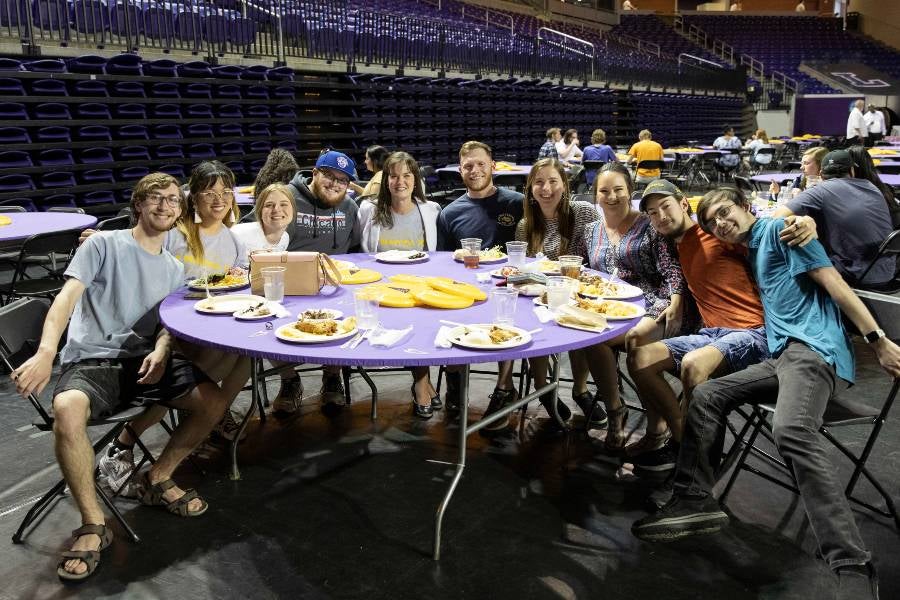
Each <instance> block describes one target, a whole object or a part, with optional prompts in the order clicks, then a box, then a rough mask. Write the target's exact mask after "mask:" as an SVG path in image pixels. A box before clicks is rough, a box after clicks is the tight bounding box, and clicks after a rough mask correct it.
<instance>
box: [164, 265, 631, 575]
mask: <svg viewBox="0 0 900 600" xmlns="http://www.w3.org/2000/svg"><path fill="white" fill-rule="evenodd" d="M333 258H335V259H340V260H346V261H351V262H354V263H356V265H357V266H359V267H361V268H368V269H374V270H376V271H379V272H380V273H382V275H383V276H384V277H383V279H382V281H387V278H388V276H390V275H394V274H400V273H406V274H415V275H442V276H448V275H449V276H452V277H455V278H457V280H459V281H464V282H467V283H472V284H475V285H479V286H480V287H481V288H482V289H484V290H485V292H488V291H489V289H490V288H492V287H494V285H495V283H496V280H492V281H491V283H490V284H488V285H483V284H478V283H477V282H476V273H487V272H489V271H490V270H492V269H495V268H498V266H502V265H484V266H482V267H481V268H479V269H477V270H476V269H465V268H464V267H463V265H462V263H458V262H456V261H454V260H453V258H452V253H450V252H434V253H431V257H430V260H428V261H427V262H424V263H419V264H405V265H389V264H383V263H379V262H377V261H375V259H374V258H373V257H372V256H371V255H368V254H362V253H360V254H345V255H337V256H334V257H333ZM357 287H358V286H355V285H354V286H343V287H340V288H337V289H335V288H333V287H330V286H326V287H325V288H324V289H323V293H321V294H319V295H317V296H286V297H285V299H284V306H285V308H287V309H288V310H289V311H290V313H291V316H290V317H285V318H281V319H274V320H272V324H273V325H274V329H277V328H278V327H280V326H282V325H285V324H288V323H291V322H293V321H295V320H296V318H295V315H297V314H299V313H300V312H302V311H304V310H306V309H309V308H336V309H339V310H341V311H343V312H344V314H345V315H352V314H353V313H354V308H353V290H354V289H356V288H357ZM236 293H242V292H236ZM244 293H246V292H244ZM532 300H533V299H532V298H530V297H520V298H519V300H518V305H517V312H516V319H515V325H516V326H517V327H521V328H523V329H526V330H533V329H537V328H541V331H539V332H537V333H535V334H534V335H533V337H532V341H531V342H529V343H528V344H526V345H524V346H519V347H517V348H512V349H508V350H481V351H479V350H466V349H463V348H459V347H456V346H452V347H451V348H437V347H435V345H434V338H435V335H436V334H437V331H438V329H439V328H440V327H441V324H440V322H439V321H440V319H447V320H452V321H456V322H461V323H471V324H475V323H490V322H491V321H492V318H493V306H491V303H490V301H486V302H479V303H476V304H474V305H472V306H471V307H469V308H465V309H459V310H446V309H437V308H426V307H415V308H385V307H382V308H381V309H380V310H379V320H380V321H381V324H382V325H383V326H385V327H387V328H390V329H402V328H405V327H407V326H408V325H410V324H411V325H413V331H412V334H411V335H410V336H409V337H408V338H406V340H405V341H403V342H401V343H400V344H398V345H397V346H395V347H393V348H375V347H372V346H370V345H369V344H368V342H363V343H362V344H360V345H359V346H358V347H357V348H355V349H353V350H349V349H342V348H341V347H340V346H341V344H342V343H343V340H341V341H335V342H331V343H320V344H296V343H289V342H282V341H280V340H279V339H277V338H276V337H275V336H274V334H273V333H271V332H268V333H266V334H264V335H256V334H257V333H258V332H260V331H266V329H265V324H264V323H265V321H238V320H236V319H234V318H233V317H231V316H230V315H204V314H200V313H198V312H196V311H195V310H194V304H195V303H196V302H197V300H193V299H192V300H186V299H184V291H183V290H181V291H179V292H176V293H174V294H172V295H170V296H169V297H167V298H166V299H165V300H164V301H163V302H162V304H161V305H160V318H161V320H162V322H163V324H164V325H165V327H166V328H167V329H168V330H169V331H170V332H171V333H172V334H173V335H175V336H176V337H178V338H180V339H184V340H187V341H190V342H193V343H195V344H199V345H201V346H207V347H211V348H215V349H218V350H223V351H227V352H233V353H236V354H240V355H243V356H249V357H251V358H253V359H254V363H258V362H259V361H261V360H262V359H269V360H279V361H286V362H290V363H298V362H306V363H313V364H321V365H340V366H355V367H376V366H387V367H412V366H429V367H430V366H441V365H464V366H463V370H462V373H461V376H462V382H461V383H462V385H461V391H462V399H461V403H460V404H461V406H460V416H459V418H460V423H467V426H466V427H460V433H459V459H458V462H457V465H456V473H455V475H454V478H453V480H452V481H451V483H450V485H449V487H448V489H447V492H446V494H445V496H444V499H443V501H442V502H441V504H440V505H439V506H438V508H437V511H436V515H435V528H434V558H435V559H438V558H439V557H440V536H441V523H442V519H443V514H444V511H445V509H446V507H447V505H448V504H449V502H450V499H451V497H452V496H453V492H454V490H455V489H456V486H457V484H458V483H459V480H460V478H461V477H462V473H463V469H464V468H465V464H466V439H467V438H468V436H469V435H471V434H473V433H475V432H477V431H479V430H480V429H482V428H483V427H484V425H485V424H487V423H486V422H485V421H484V420H482V421H479V422H476V423H472V424H468V402H469V400H468V377H469V365H471V364H475V363H487V362H496V361H501V360H518V359H522V358H530V357H535V356H547V355H550V354H558V353H560V352H565V351H568V350H575V349H578V348H583V347H585V346H589V345H592V344H596V343H599V342H602V341H605V340H608V339H611V338H614V337H616V336H619V335H621V334H622V333H624V332H626V331H627V330H629V329H631V327H633V326H634V325H635V324H636V323H637V322H638V320H639V319H638V318H635V319H630V320H626V321H611V322H610V323H611V328H610V329H607V330H606V331H604V332H603V333H593V332H586V331H580V330H576V329H569V328H565V327H560V326H558V325H556V324H555V323H552V322H551V323H546V324H541V323H540V321H539V320H538V318H537V316H536V315H535V314H534V311H533V307H534V305H533V302H532ZM634 302H635V303H636V304H638V305H641V306H642V305H643V299H637V300H635V301H634ZM258 366H259V365H258V364H254V365H253V367H252V369H251V373H252V377H253V382H252V389H253V394H254V401H253V402H252V403H251V407H250V410H249V411H248V413H247V415H246V416H245V417H244V420H243V422H242V424H241V429H240V430H239V432H238V435H237V436H236V437H235V442H234V443H233V444H232V468H233V471H232V476H233V477H239V476H240V474H239V472H238V471H237V466H236V451H237V440H238V439H240V434H241V433H242V432H243V429H244V428H245V427H246V425H247V422H248V421H249V419H250V417H251V416H252V414H253V412H254V410H255V409H256V406H257V402H256V400H257V394H258V393H259V392H258V390H259V385H260V382H259V381H258V378H257V373H258V372H259V368H258ZM558 377H559V369H558V368H557V369H556V371H555V377H554V380H553V382H552V383H550V384H548V385H547V386H545V387H543V388H540V389H539V390H535V391H534V392H533V393H532V394H529V395H528V396H525V397H524V398H522V399H520V400H519V401H517V402H516V403H513V404H511V405H510V406H508V407H507V409H506V410H504V411H501V412H500V413H495V415H494V417H495V419H492V420H496V419H499V418H500V417H501V416H503V415H505V414H509V413H511V412H513V411H514V410H517V409H518V408H519V407H520V406H522V405H524V404H525V403H527V402H528V401H531V400H534V399H536V398H537V397H538V396H539V395H540V394H542V393H546V392H548V391H549V392H554V393H555V390H556V387H557V385H558ZM552 406H553V407H555V406H556V403H555V402H554V403H553V404H552ZM554 412H555V408H554ZM554 416H556V415H554ZM373 417H374V410H373Z"/></svg>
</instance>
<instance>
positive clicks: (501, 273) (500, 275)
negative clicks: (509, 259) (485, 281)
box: [491, 266, 522, 279]
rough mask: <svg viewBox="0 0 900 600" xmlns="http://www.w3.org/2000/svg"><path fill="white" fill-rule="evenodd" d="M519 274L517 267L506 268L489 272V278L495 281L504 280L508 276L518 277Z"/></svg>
mask: <svg viewBox="0 0 900 600" xmlns="http://www.w3.org/2000/svg"><path fill="white" fill-rule="evenodd" d="M521 272H522V271H520V270H519V267H509V266H506V267H500V268H499V269H494V270H493V271H491V277H496V278H497V279H506V278H507V277H509V276H510V275H518V274H519V273H521Z"/></svg>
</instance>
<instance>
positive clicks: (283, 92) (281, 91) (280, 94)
mask: <svg viewBox="0 0 900 600" xmlns="http://www.w3.org/2000/svg"><path fill="white" fill-rule="evenodd" d="M270 95H271V96H272V98H275V99H278V100H293V99H294V97H295V96H296V95H297V90H296V88H294V87H293V86H290V85H279V86H278V87H276V88H275V89H274V90H272V91H271V92H270Z"/></svg>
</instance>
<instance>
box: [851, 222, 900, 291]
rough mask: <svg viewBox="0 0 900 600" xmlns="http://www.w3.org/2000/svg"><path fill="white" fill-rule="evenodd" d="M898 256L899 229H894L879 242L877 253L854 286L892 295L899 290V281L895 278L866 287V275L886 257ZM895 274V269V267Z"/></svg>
mask: <svg viewBox="0 0 900 600" xmlns="http://www.w3.org/2000/svg"><path fill="white" fill-rule="evenodd" d="M898 254H900V229H895V230H894V231H892V232H890V233H889V234H888V236H887V237H886V238H885V239H884V241H883V242H881V245H880V246H879V247H878V252H877V253H876V254H875V256H874V257H873V258H872V262H870V263H869V266H867V267H866V270H865V271H863V273H862V275H860V276H859V279H858V280H857V281H856V286H857V287H859V288H862V289H866V290H872V291H877V292H885V293H894V292H896V291H897V290H898V289H900V281H898V278H897V276H896V275H895V276H894V278H893V279H892V280H891V281H889V282H887V283H881V284H876V285H866V284H865V280H866V275H868V274H869V271H871V270H872V267H874V266H875V263H877V262H878V261H879V260H881V259H882V258H884V257H886V256H893V257H895V260H896V256H897V255H898ZM895 272H896V267H895Z"/></svg>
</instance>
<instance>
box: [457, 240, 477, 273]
mask: <svg viewBox="0 0 900 600" xmlns="http://www.w3.org/2000/svg"><path fill="white" fill-rule="evenodd" d="M459 243H460V246H461V247H462V249H463V250H465V253H464V254H463V264H464V265H465V267H466V268H467V269H477V268H478V263H479V258H480V252H481V238H465V239H462V240H459Z"/></svg>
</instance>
